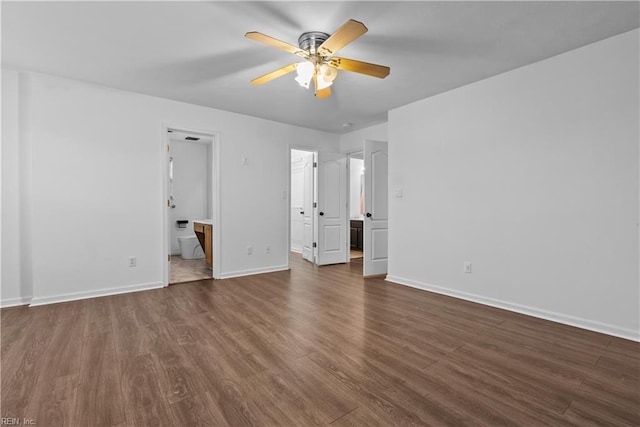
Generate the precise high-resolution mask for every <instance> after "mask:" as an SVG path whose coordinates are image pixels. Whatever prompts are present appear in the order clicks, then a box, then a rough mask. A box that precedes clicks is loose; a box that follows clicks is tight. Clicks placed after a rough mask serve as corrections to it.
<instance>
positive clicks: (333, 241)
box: [316, 152, 349, 265]
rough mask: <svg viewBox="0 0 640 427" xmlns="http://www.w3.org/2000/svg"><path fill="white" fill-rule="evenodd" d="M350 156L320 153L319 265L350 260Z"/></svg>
mask: <svg viewBox="0 0 640 427" xmlns="http://www.w3.org/2000/svg"><path fill="white" fill-rule="evenodd" d="M347 204H348V203H347V156H346V154H338V153H323V152H319V153H318V217H317V218H318V258H317V260H316V264H318V265H327V264H338V263H342V262H347V260H348V256H349V254H348V250H347V249H348V248H347V230H348V227H347V222H348V219H349V218H348V212H347Z"/></svg>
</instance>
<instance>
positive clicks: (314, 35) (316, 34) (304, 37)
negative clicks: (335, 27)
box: [298, 31, 329, 54]
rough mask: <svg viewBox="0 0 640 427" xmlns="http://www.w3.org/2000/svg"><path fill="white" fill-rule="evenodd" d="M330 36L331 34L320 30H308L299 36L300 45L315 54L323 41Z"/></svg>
mask: <svg viewBox="0 0 640 427" xmlns="http://www.w3.org/2000/svg"><path fill="white" fill-rule="evenodd" d="M328 38H329V34H327V33H323V32H320V31H308V32H306V33H302V34H301V35H300V37H298V46H300V49H302V50H306V51H308V52H309V53H311V54H315V53H316V52H317V50H318V48H319V47H320V45H321V44H322V43H324V41H325V40H326V39H328Z"/></svg>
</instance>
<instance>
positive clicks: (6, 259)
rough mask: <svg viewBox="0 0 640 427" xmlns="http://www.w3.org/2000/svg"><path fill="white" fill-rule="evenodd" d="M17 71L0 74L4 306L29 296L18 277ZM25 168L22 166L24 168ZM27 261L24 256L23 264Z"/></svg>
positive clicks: (22, 182) (0, 290) (1, 297)
mask: <svg viewBox="0 0 640 427" xmlns="http://www.w3.org/2000/svg"><path fill="white" fill-rule="evenodd" d="M18 98H19V86H18V74H17V73H3V74H2V269H1V271H2V276H1V280H2V282H1V286H0V301H2V302H3V304H4V305H6V306H8V305H19V304H24V303H26V302H28V301H29V300H30V298H31V293H32V290H31V284H30V282H29V280H28V279H29V276H28V275H27V276H26V277H25V280H24V281H23V280H22V266H23V263H22V262H21V256H20V255H21V251H24V249H25V248H24V247H23V246H22V245H21V242H20V239H19V238H18V236H19V235H20V228H21V227H23V226H24V225H25V224H24V221H25V219H27V218H26V217H23V216H22V215H20V205H21V203H22V201H21V197H20V194H21V191H20V189H21V188H20V187H21V185H23V186H24V185H25V184H26V183H27V180H26V179H21V173H25V172H26V170H23V171H21V170H20V168H19V167H18V165H19V163H20V157H21V150H22V151H23V152H24V151H25V148H26V147H24V146H23V147H21V146H20V143H19V139H18V138H19V120H18V118H19V114H18V109H19V108H20V104H19V103H18ZM25 169H26V168H25ZM27 263H28V260H27V259H25V264H27Z"/></svg>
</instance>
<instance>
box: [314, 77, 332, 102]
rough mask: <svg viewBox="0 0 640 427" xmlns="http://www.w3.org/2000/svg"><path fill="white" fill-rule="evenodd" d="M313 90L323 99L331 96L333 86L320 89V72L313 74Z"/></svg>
mask: <svg viewBox="0 0 640 427" xmlns="http://www.w3.org/2000/svg"><path fill="white" fill-rule="evenodd" d="M313 90H314V94H315V95H316V97H317V98H320V99H323V98H328V97H330V96H331V86H327V87H325V88H323V89H318V73H317V72H316V73H314V74H313Z"/></svg>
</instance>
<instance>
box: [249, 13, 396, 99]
mask: <svg viewBox="0 0 640 427" xmlns="http://www.w3.org/2000/svg"><path fill="white" fill-rule="evenodd" d="M366 32H367V27H365V26H364V24H363V23H362V22H358V21H356V20H353V19H349V20H348V21H347V22H345V23H344V25H342V27H340V28H338V30H337V31H336V32H335V33H333V34H331V35H329V34H327V33H322V32H319V31H309V32H306V33H302V35H300V37H299V38H298V46H294V45H291V44H289V43H286V42H283V41H280V40H278V39H274V38H273V37H270V36H267V35H265V34H262V33H259V32H257V31H252V32H249V33H246V34H245V37H247V38H249V39H251V40H255V41H258V42H261V43H264V44H267V45H269V46H273V47H275V48H278V49H281V50H284V51H285V52H289V53H292V54H294V55H297V56H299V57H301V58H304V59H305V61H303V62H299V63H293V64H290V65H287V66H285V67H282V68H279V69H277V70H275V71H272V72H270V73H268V74H265V75H263V76H260V77H257V78H255V79H253V80H251V83H253V84H254V85H261V84H264V83H267V82H269V81H271V80H273V79H276V78H278V77H281V76H284V75H285V74H288V73H291V72H293V71H297V72H298V77H296V81H297V82H298V83H299V84H300V85H301V86H303V87H305V88H309V85H310V83H311V81H312V80H313V87H314V93H315V95H316V96H317V97H318V98H327V97H329V96H331V85H332V84H333V80H335V78H336V76H337V75H338V70H342V71H351V72H354V73H360V74H366V75H368V76H373V77H378V78H381V79H384V78H385V77H387V76H388V75H389V72H390V71H391V69H390V68H389V67H385V66H383V65H377V64H370V63H368V62H362V61H356V60H355V59H347V58H339V57H337V56H333V55H335V53H336V52H337V51H338V50H340V49H342V48H343V47H345V46H346V45H348V44H349V43H351V42H352V41H354V40H355V39H357V38H358V37H360V36H361V35H363V34H364V33H366Z"/></svg>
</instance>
